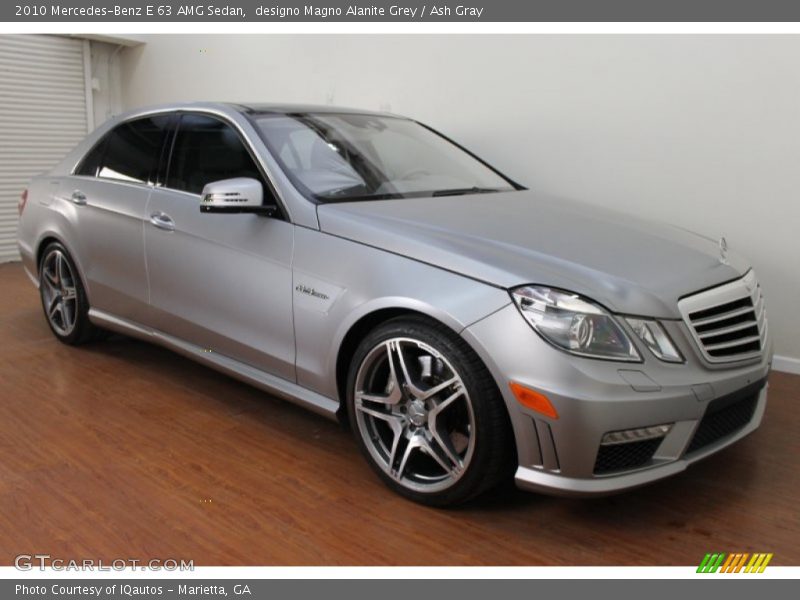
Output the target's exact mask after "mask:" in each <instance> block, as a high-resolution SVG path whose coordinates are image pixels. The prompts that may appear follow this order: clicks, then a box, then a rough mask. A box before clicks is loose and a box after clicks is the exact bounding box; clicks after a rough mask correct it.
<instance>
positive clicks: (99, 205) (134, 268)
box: [59, 115, 173, 322]
mask: <svg viewBox="0 0 800 600" xmlns="http://www.w3.org/2000/svg"><path fill="white" fill-rule="evenodd" d="M172 118H173V117H172V116H171V115H157V116H151V117H144V118H138V119H134V120H131V121H127V122H125V123H122V124H120V125H118V126H117V127H115V128H114V129H112V130H111V131H110V132H109V133H108V134H107V135H106V136H105V137H104V138H103V139H102V140H101V141H100V142H99V143H98V144H97V145H96V146H95V147H94V148H93V149H92V151H91V152H89V154H87V156H86V157H85V158H84V160H83V162H82V163H81V164H80V165H79V166H78V168H77V169H76V172H75V175H74V176H71V177H67V178H66V179H65V180H64V182H63V183H62V185H61V188H60V191H59V195H60V196H61V197H62V198H63V199H64V200H66V201H67V203H68V206H69V207H70V210H72V211H74V215H73V216H74V219H73V222H74V223H75V224H76V227H77V234H78V235H77V236H76V240H75V245H76V248H74V249H73V252H74V253H76V254H77V256H76V257H75V258H76V260H77V261H78V263H79V267H80V269H81V272H82V273H83V276H84V279H85V281H86V284H87V286H88V289H89V298H90V301H91V304H92V307H93V308H95V309H99V310H102V311H105V312H108V313H111V314H113V315H116V316H119V317H123V318H126V319H129V320H132V321H136V322H143V320H144V319H145V317H146V314H147V311H148V289H147V272H146V269H145V263H144V224H145V222H146V221H147V220H146V211H147V201H148V199H149V197H150V192H151V190H152V189H153V185H154V183H155V180H156V177H157V171H158V166H159V161H160V159H161V153H162V150H163V147H164V145H165V140H166V136H167V133H168V130H169V126H170V122H171V121H172Z"/></svg>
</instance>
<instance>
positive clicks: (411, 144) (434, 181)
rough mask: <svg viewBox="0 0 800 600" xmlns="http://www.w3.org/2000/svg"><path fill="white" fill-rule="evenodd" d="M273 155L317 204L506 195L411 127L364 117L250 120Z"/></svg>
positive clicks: (472, 162) (474, 162) (440, 141)
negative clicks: (461, 195) (479, 193)
mask: <svg viewBox="0 0 800 600" xmlns="http://www.w3.org/2000/svg"><path fill="white" fill-rule="evenodd" d="M255 122H256V124H257V126H258V129H259V130H260V132H261V135H262V137H263V138H264V141H265V143H266V144H267V146H268V147H269V149H270V150H271V151H272V154H273V155H274V156H275V157H276V158H277V160H278V162H279V163H281V167H282V168H283V169H284V171H286V173H287V174H288V176H289V177H290V179H292V182H293V183H294V184H295V185H296V186H297V187H298V188H299V189H300V191H301V192H303V193H304V194H305V195H307V196H310V197H312V198H314V199H316V200H319V201H323V202H325V201H345V200H376V199H383V198H412V197H421V196H437V195H453V194H467V193H478V192H495V191H510V190H513V189H515V187H514V185H513V184H512V183H511V182H510V181H508V180H507V179H505V178H504V177H503V176H501V175H499V174H498V173H496V172H495V171H493V170H492V169H491V168H489V167H487V166H486V165H485V164H483V163H482V162H481V161H480V160H478V159H476V158H475V157H473V156H471V155H470V154H469V153H467V152H465V151H464V150H462V149H460V148H459V147H458V146H456V145H455V144H453V143H452V142H449V141H448V140H447V139H445V138H443V137H442V136H440V135H438V134H436V133H434V132H433V131H431V130H429V129H428V128H426V127H424V126H422V125H420V124H419V123H416V122H414V121H411V120H408V119H403V118H399V117H384V116H374V115H363V114H338V113H337V114H328V113H317V114H307V113H303V114H275V115H259V116H257V117H256V118H255Z"/></svg>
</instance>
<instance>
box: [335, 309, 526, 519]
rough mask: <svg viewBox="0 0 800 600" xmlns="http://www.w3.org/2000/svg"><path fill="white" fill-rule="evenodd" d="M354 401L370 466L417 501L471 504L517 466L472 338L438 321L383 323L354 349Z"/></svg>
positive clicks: (498, 401)
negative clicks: (465, 338) (470, 343)
mask: <svg viewBox="0 0 800 600" xmlns="http://www.w3.org/2000/svg"><path fill="white" fill-rule="evenodd" d="M347 400H348V409H349V410H348V414H349V418H350V422H351V425H352V428H353V431H354V432H355V433H356V437H357V439H358V442H359V445H360V447H361V450H362V452H363V453H364V455H365V456H366V458H367V460H368V461H369V463H370V465H371V466H372V467H373V469H374V470H375V471H376V472H377V473H378V475H380V477H381V478H382V479H383V480H384V481H385V482H386V483H387V484H388V485H389V487H391V488H393V489H394V490H396V491H397V492H399V493H400V494H402V495H404V496H406V497H408V498H411V499H412V500H415V501H417V502H421V503H424V504H428V505H432V506H447V505H452V504H458V503H461V502H464V501H466V500H469V499H470V498H472V497H474V496H476V495H477V494H479V493H481V492H483V491H485V490H487V489H488V488H490V487H492V486H494V485H495V484H497V483H498V482H499V481H500V480H502V479H504V478H505V477H506V476H508V475H509V474H510V473H511V472H512V471H513V468H514V467H515V466H516V465H515V460H514V452H513V446H512V444H511V443H512V439H513V438H512V435H511V431H510V424H509V422H508V416H507V413H506V409H505V406H504V404H503V400H502V398H501V397H500V393H499V391H498V390H497V386H496V385H495V383H494V380H493V379H492V377H491V375H490V374H489V372H488V371H487V370H486V367H485V366H484V365H483V363H482V362H481V361H480V359H479V358H478V357H477V356H476V355H475V353H474V352H473V351H472V349H471V348H469V346H468V345H467V344H466V342H464V340H463V339H461V338H460V337H459V336H457V335H456V334H455V333H453V332H452V331H451V330H449V329H447V328H446V327H444V326H442V325H440V324H438V323H435V322H430V321H428V320H426V319H421V318H399V319H394V320H392V321H389V322H387V323H385V324H384V325H381V326H380V327H378V328H377V329H375V330H374V331H373V332H372V333H371V334H370V335H368V336H367V337H366V338H365V339H364V340H363V341H362V343H361V344H360V346H359V348H358V350H357V351H356V353H355V356H354V360H353V363H352V365H351V368H350V374H349V378H348V399H347Z"/></svg>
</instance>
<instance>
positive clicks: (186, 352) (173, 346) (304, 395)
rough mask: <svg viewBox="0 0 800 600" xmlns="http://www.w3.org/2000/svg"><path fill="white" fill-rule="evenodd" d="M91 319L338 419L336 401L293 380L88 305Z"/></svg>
mask: <svg viewBox="0 0 800 600" xmlns="http://www.w3.org/2000/svg"><path fill="white" fill-rule="evenodd" d="M89 320H90V321H91V322H92V323H94V324H95V325H97V326H98V327H103V328H104V329H108V330H110V331H115V332H117V333H121V334H123V335H127V336H130V337H133V338H137V339H140V340H143V341H145V342H151V343H154V344H158V345H159V346H164V347H165V348H168V349H169V350H172V351H173V352H176V353H178V354H181V355H183V356H185V357H187V358H189V359H191V360H194V361H196V362H198V363H202V364H204V365H207V366H209V367H211V368H212V369H215V370H216V371H219V372H221V373H225V374H226V375H229V376H230V377H233V378H234V379H238V380H239V381H243V382H244V383H247V384H249V385H252V386H253V387H256V388H258V389H260V390H263V391H265V392H268V393H270V394H274V395H276V396H280V397H281V398H283V399H285V400H288V401H290V402H293V403H294V404H298V405H300V406H302V407H303V408H307V409H308V410H311V411H313V412H315V413H317V414H318V415H322V416H323V417H327V418H328V419H331V420H332V421H336V420H337V419H336V411H337V410H338V409H339V403H338V402H337V401H335V400H332V399H330V398H328V397H327V396H323V395H321V394H318V393H316V392H312V391H311V390H308V389H306V388H304V387H301V386H299V385H297V384H296V383H294V382H292V381H287V380H286V379H282V378H280V377H276V376H275V375H270V374H269V373H265V372H264V371H261V370H259V369H256V368H255V367H252V366H250V365H247V364H245V363H242V362H239V361H237V360H234V359H232V358H229V357H227V356H223V355H221V354H216V353H214V352H207V351H205V350H204V349H203V348H201V347H200V346H196V345H194V344H190V343H189V342H186V341H184V340H181V339H179V338H176V337H173V336H171V335H167V334H166V333H162V332H160V331H156V330H154V329H150V328H147V327H143V326H142V325H139V324H137V323H133V322H131V321H128V320H126V319H121V318H119V317H115V316H114V315H111V314H109V313H106V312H103V311H100V310H97V309H94V308H91V309H89Z"/></svg>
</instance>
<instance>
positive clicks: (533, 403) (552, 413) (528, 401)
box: [509, 381, 558, 419]
mask: <svg viewBox="0 0 800 600" xmlns="http://www.w3.org/2000/svg"><path fill="white" fill-rule="evenodd" d="M509 386H510V387H511V391H512V392H513V394H514V397H515V398H516V399H517V402H519V403H520V404H522V406H524V407H525V408H530V409H531V410H535V411H536V412H538V413H540V414H543V415H544V416H546V417H550V418H551V419H557V418H558V413H557V412H556V409H555V408H554V407H553V405H552V404H550V400H548V399H547V396H545V395H544V394H542V393H540V392H537V391H536V390H532V389H531V388H529V387H525V386H524V385H520V384H519V383H517V382H515V381H512V382H511V383H509Z"/></svg>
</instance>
